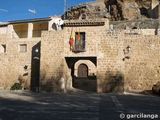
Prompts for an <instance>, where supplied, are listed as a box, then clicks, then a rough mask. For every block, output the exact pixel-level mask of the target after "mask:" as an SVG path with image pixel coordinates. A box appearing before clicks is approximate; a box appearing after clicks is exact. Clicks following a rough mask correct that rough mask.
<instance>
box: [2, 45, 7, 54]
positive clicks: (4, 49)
mask: <svg viewBox="0 0 160 120" xmlns="http://www.w3.org/2000/svg"><path fill="white" fill-rule="evenodd" d="M1 53H6V45H5V44H2V45H1Z"/></svg>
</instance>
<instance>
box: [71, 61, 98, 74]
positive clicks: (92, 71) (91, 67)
mask: <svg viewBox="0 0 160 120" xmlns="http://www.w3.org/2000/svg"><path fill="white" fill-rule="evenodd" d="M80 65H86V66H87V68H88V73H87V74H88V76H92V75H95V76H96V71H97V70H96V66H95V64H94V63H93V62H91V61H90V60H78V61H77V62H76V63H75V65H74V76H75V77H78V67H79V66H80ZM83 67H84V66H83Z"/></svg>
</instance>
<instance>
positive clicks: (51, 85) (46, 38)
mask: <svg viewBox="0 0 160 120" xmlns="http://www.w3.org/2000/svg"><path fill="white" fill-rule="evenodd" d="M40 61H41V64H40V84H41V90H45V91H60V90H62V83H61V81H62V82H64V77H63V76H64V31H50V32H49V31H46V32H43V33H42V41H41V60H40Z"/></svg>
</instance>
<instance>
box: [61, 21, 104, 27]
mask: <svg viewBox="0 0 160 120" xmlns="http://www.w3.org/2000/svg"><path fill="white" fill-rule="evenodd" d="M104 25H105V22H104V21H65V22H64V27H75V26H104Z"/></svg>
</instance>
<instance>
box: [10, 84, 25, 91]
mask: <svg viewBox="0 0 160 120" xmlns="http://www.w3.org/2000/svg"><path fill="white" fill-rule="evenodd" d="M10 90H22V86H21V84H20V83H14V85H13V86H12V87H11V89H10Z"/></svg>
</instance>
